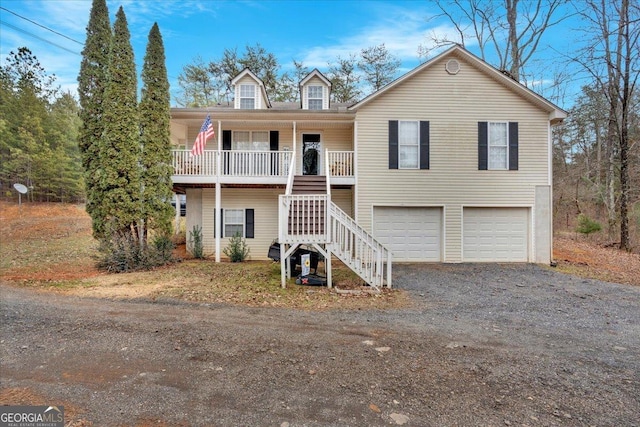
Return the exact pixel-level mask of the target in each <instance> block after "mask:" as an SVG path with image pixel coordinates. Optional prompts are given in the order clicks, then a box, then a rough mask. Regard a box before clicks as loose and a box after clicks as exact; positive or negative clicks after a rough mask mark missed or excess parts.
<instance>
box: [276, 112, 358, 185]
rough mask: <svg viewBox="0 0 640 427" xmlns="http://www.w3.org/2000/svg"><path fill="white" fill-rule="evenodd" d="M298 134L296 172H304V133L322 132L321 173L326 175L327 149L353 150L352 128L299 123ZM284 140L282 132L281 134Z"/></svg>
mask: <svg viewBox="0 0 640 427" xmlns="http://www.w3.org/2000/svg"><path fill="white" fill-rule="evenodd" d="M297 131H298V132H297V136H296V144H297V147H296V150H297V152H296V174H298V175H300V174H302V134H314V133H316V134H320V150H321V152H320V168H321V169H320V170H319V171H318V172H319V175H325V166H326V162H325V160H326V159H325V157H326V155H325V154H326V151H327V150H329V151H353V129H352V128H344V127H339V128H331V127H330V128H325V129H321V128H312V127H305V126H304V124H303V125H299V126H298V129H297ZM280 141H281V142H282V134H280Z"/></svg>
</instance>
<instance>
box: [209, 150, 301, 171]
mask: <svg viewBox="0 0 640 427" xmlns="http://www.w3.org/2000/svg"><path fill="white" fill-rule="evenodd" d="M221 153H222V171H221V172H222V175H228V176H245V177H287V176H288V175H289V163H290V162H291V156H292V155H293V152H291V151H249V150H246V151H245V150H232V151H222V152H221Z"/></svg>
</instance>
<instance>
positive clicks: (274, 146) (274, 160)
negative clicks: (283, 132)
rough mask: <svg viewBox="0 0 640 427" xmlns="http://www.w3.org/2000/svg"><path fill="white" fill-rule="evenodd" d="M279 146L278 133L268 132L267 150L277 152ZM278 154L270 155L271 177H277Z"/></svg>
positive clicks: (275, 131)
mask: <svg viewBox="0 0 640 427" xmlns="http://www.w3.org/2000/svg"><path fill="white" fill-rule="evenodd" d="M279 145H280V132H278V131H277V130H272V131H269V149H270V150H271V151H278V149H279ZM278 170H279V167H278V153H271V175H278Z"/></svg>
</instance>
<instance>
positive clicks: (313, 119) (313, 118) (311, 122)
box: [171, 109, 355, 130]
mask: <svg viewBox="0 0 640 427" xmlns="http://www.w3.org/2000/svg"><path fill="white" fill-rule="evenodd" d="M207 114H210V115H211V121H212V122H213V126H214V128H216V129H217V127H218V121H220V122H222V128H223V129H225V128H227V129H228V128H233V127H254V128H269V129H274V130H275V129H282V128H289V129H290V128H291V127H293V123H294V122H295V123H296V127H297V128H298V129H319V128H323V129H351V128H353V123H354V118H355V114H354V113H351V112H333V111H323V112H309V111H302V110H297V111H295V112H291V111H286V110H279V111H270V110H252V111H247V110H221V111H215V110H214V111H207V110H193V109H190V110H187V109H185V110H174V111H172V112H171V122H172V123H174V124H179V125H183V126H187V127H189V128H193V127H198V128H199V127H200V126H202V122H203V121H204V118H205V117H206V115H207Z"/></svg>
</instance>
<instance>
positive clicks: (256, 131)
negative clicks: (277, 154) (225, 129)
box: [231, 130, 271, 151]
mask: <svg viewBox="0 0 640 427" xmlns="http://www.w3.org/2000/svg"><path fill="white" fill-rule="evenodd" d="M236 132H247V133H248V134H249V141H248V142H249V143H251V144H253V143H254V142H255V141H254V139H253V134H254V133H266V134H267V140H266V143H267V149H266V150H264V151H269V147H270V144H271V133H270V132H269V131H268V130H234V131H231V150H232V151H235V150H237V148H235V147H236V146H237V145H236V144H237V141H236ZM263 142H265V141H263ZM250 151H259V150H250Z"/></svg>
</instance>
